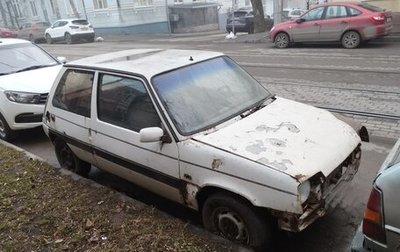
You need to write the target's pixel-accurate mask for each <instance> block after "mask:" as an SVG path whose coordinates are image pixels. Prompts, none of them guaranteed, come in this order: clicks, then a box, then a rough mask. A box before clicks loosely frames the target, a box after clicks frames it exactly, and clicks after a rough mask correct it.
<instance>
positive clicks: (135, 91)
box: [97, 74, 161, 132]
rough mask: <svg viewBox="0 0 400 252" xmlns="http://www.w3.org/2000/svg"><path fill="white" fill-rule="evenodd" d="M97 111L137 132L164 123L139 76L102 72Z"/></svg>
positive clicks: (107, 120) (121, 125)
mask: <svg viewBox="0 0 400 252" xmlns="http://www.w3.org/2000/svg"><path fill="white" fill-rule="evenodd" d="M97 111H98V117H99V119H100V120H101V121H104V122H107V123H111V124H114V125H117V126H120V127H123V128H126V129H130V130H133V131H136V132H139V131H140V129H142V128H147V127H160V126H161V121H160V118H159V116H158V114H157V112H156V110H155V108H154V106H153V103H152V101H151V99H150V96H149V95H148V93H147V91H146V88H145V86H144V84H143V82H142V81H140V80H137V79H131V78H126V77H121V76H115V75H109V74H103V75H101V76H100V83H99V94H98V104H97Z"/></svg>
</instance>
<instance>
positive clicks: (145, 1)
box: [135, 0, 153, 6]
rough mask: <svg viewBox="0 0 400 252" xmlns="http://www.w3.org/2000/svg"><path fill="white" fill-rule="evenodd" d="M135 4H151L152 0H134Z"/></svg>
mask: <svg viewBox="0 0 400 252" xmlns="http://www.w3.org/2000/svg"><path fill="white" fill-rule="evenodd" d="M135 2H136V4H137V6H152V5H153V0H136V1H135Z"/></svg>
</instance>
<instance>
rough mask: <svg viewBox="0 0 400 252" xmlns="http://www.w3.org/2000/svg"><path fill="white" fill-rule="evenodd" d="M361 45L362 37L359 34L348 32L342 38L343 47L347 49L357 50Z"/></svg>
mask: <svg viewBox="0 0 400 252" xmlns="http://www.w3.org/2000/svg"><path fill="white" fill-rule="evenodd" d="M360 43H361V37H360V34H359V33H358V32H355V31H348V32H346V33H345V34H343V36H342V46H343V47H344V48H347V49H353V48H357V47H358V46H359V45H360Z"/></svg>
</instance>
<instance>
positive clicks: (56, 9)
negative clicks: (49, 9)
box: [50, 0, 61, 19]
mask: <svg viewBox="0 0 400 252" xmlns="http://www.w3.org/2000/svg"><path fill="white" fill-rule="evenodd" d="M50 2H52V3H53V6H54V9H55V11H56V16H57V19H61V14H60V8H58V0H50Z"/></svg>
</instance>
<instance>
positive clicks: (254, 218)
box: [202, 193, 271, 251]
mask: <svg viewBox="0 0 400 252" xmlns="http://www.w3.org/2000/svg"><path fill="white" fill-rule="evenodd" d="M202 216H203V223H204V227H205V228H206V229H207V230H209V231H210V232H212V233H215V234H217V235H220V236H222V237H224V238H226V239H229V240H231V241H233V242H235V243H239V244H241V245H245V246H250V247H252V248H253V249H255V250H256V251H268V247H269V245H270V243H271V230H270V227H269V225H268V223H267V221H266V217H265V216H263V217H264V218H262V217H261V214H260V213H258V212H257V211H256V209H255V208H254V207H253V206H251V205H250V204H248V203H246V202H245V201H244V200H241V199H240V198H239V197H234V196H233V195H230V194H228V193H215V194H213V195H211V196H210V197H208V198H207V200H206V201H205V202H204V205H203V208H202Z"/></svg>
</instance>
